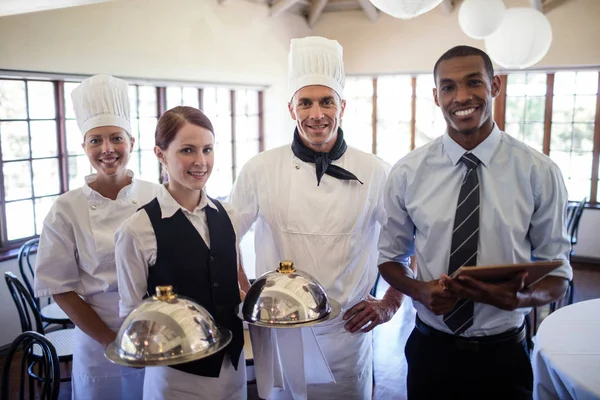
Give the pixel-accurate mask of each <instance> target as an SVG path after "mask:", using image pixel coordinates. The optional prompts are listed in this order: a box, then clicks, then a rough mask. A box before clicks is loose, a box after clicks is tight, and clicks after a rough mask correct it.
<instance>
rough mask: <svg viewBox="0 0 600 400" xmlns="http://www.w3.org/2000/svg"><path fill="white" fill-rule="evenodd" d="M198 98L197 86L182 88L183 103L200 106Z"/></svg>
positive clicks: (195, 106)
mask: <svg viewBox="0 0 600 400" xmlns="http://www.w3.org/2000/svg"><path fill="white" fill-rule="evenodd" d="M199 100H200V98H199V97H198V89H197V88H191V87H186V88H183V105H185V106H190V107H194V108H198V107H199V106H200V104H199Z"/></svg>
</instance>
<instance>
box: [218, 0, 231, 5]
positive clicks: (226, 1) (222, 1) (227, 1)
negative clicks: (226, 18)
mask: <svg viewBox="0 0 600 400" xmlns="http://www.w3.org/2000/svg"><path fill="white" fill-rule="evenodd" d="M217 2H219V4H220V5H222V6H224V5H225V4H227V3H231V0H217Z"/></svg>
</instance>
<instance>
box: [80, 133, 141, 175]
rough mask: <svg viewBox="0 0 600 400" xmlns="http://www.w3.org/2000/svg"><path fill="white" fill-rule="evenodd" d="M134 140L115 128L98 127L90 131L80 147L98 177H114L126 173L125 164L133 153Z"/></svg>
mask: <svg viewBox="0 0 600 400" xmlns="http://www.w3.org/2000/svg"><path fill="white" fill-rule="evenodd" d="M133 144H134V139H133V138H131V137H129V135H128V134H127V132H126V131H125V130H124V129H122V128H119V127H116V126H99V127H97V128H93V129H90V130H89V131H88V132H87V133H86V134H85V137H84V139H83V143H82V145H81V146H82V147H83V149H84V151H85V154H86V155H87V156H88V158H89V160H90V164H92V168H94V169H95V170H96V172H97V173H98V174H99V175H103V176H115V175H119V174H123V173H127V162H128V161H129V155H130V154H131V152H132V151H133Z"/></svg>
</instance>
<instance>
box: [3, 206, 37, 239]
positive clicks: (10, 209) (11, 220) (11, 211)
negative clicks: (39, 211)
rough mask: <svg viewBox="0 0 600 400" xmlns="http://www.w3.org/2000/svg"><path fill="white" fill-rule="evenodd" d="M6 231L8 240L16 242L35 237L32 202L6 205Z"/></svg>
mask: <svg viewBox="0 0 600 400" xmlns="http://www.w3.org/2000/svg"><path fill="white" fill-rule="evenodd" d="M6 231H7V235H8V240H17V239H22V238H26V237H30V236H33V235H35V226H34V222H33V201H31V200H26V201H17V202H14V203H6Z"/></svg>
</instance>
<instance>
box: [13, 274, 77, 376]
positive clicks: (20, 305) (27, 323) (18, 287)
mask: <svg viewBox="0 0 600 400" xmlns="http://www.w3.org/2000/svg"><path fill="white" fill-rule="evenodd" d="M4 279H5V280H6V284H7V285H8V290H9V291H10V294H11V296H12V298H13V300H14V302H15V305H16V306H17V312H18V313H19V319H20V321H21V331H22V332H28V331H35V332H37V333H39V334H41V335H44V336H45V337H46V339H48V341H49V342H50V343H52V345H53V346H54V348H55V349H56V354H57V355H58V360H59V361H60V362H67V363H70V362H71V361H73V343H74V329H73V328H66V329H56V330H53V331H49V332H44V328H43V322H42V317H41V316H40V312H39V310H38V308H37V305H36V303H35V301H34V299H33V297H32V296H31V294H30V293H29V291H28V290H27V289H26V288H25V285H23V283H22V282H21V281H20V280H19V278H17V276H16V275H15V274H13V273H12V272H10V271H9V272H5V273H4ZM69 380H71V378H70V377H69V378H64V379H63V381H69Z"/></svg>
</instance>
